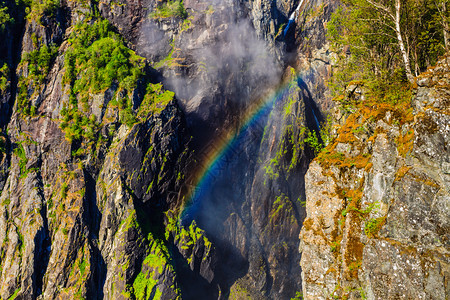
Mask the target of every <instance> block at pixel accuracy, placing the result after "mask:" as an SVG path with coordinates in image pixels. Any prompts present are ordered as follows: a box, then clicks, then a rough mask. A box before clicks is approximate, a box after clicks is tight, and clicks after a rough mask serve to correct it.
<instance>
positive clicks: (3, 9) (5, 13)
mask: <svg viewBox="0 0 450 300" xmlns="http://www.w3.org/2000/svg"><path fill="white" fill-rule="evenodd" d="M13 22H14V18H12V17H11V16H10V14H9V8H8V6H6V3H5V2H3V1H2V2H0V33H2V32H3V31H5V29H6V25H7V24H8V23H13Z"/></svg>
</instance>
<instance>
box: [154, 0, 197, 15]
mask: <svg viewBox="0 0 450 300" xmlns="http://www.w3.org/2000/svg"><path fill="white" fill-rule="evenodd" d="M187 16H188V14H187V12H186V9H185V8H184V5H183V1H168V2H160V4H159V5H158V6H157V7H156V10H155V11H154V12H153V13H151V14H150V18H153V19H167V18H172V17H178V18H182V19H185V18H187Z"/></svg>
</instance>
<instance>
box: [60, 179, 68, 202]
mask: <svg viewBox="0 0 450 300" xmlns="http://www.w3.org/2000/svg"><path fill="white" fill-rule="evenodd" d="M68 190H69V186H68V185H67V183H66V182H64V183H63V184H62V186H61V198H62V199H66V198H67V191H68Z"/></svg>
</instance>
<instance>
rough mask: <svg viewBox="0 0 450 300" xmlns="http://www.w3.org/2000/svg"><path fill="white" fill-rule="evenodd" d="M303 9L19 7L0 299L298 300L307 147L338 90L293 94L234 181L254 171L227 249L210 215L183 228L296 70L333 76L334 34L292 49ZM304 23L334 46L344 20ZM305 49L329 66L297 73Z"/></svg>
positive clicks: (229, 216)
mask: <svg viewBox="0 0 450 300" xmlns="http://www.w3.org/2000/svg"><path fill="white" fill-rule="evenodd" d="M298 4H299V3H297V2H295V1H280V2H277V3H276V4H274V3H273V2H271V1H265V2H264V1H255V2H236V1H230V2H227V3H216V2H214V1H213V2H211V3H207V4H206V3H199V2H195V1H185V2H184V3H183V5H181V6H174V5H178V4H177V2H170V3H165V2H164V3H163V2H156V1H138V2H135V1H119V2H117V1H104V2H99V3H94V2H84V1H81V2H70V1H69V2H66V1H62V2H59V1H46V2H45V3H41V2H39V1H31V2H21V1H15V2H14V1H6V2H5V4H4V6H3V7H7V9H6V12H7V13H8V15H9V16H10V17H11V18H13V19H14V21H12V20H10V21H6V22H5V23H4V24H2V28H1V31H0V35H1V37H2V40H4V41H6V42H5V43H3V44H2V45H1V46H0V51H1V53H2V56H1V59H0V63H1V64H2V65H1V66H0V67H1V70H0V73H1V74H0V75H1V78H0V80H1V81H0V83H1V86H0V91H1V93H0V94H1V98H0V109H1V110H0V126H1V129H2V131H1V133H0V162H1V164H0V190H1V196H0V204H1V205H0V229H1V230H0V253H1V254H0V273H1V274H0V298H1V299H14V298H21V299H22V298H23V299H36V298H38V299H54V298H63V299H65V298H70V299H73V298H85V299H102V298H105V299H125V298H133V299H144V298H145V299H149V298H150V299H158V298H162V299H176V298H180V297H182V298H184V299H191V298H192V299H196V298H199V297H200V298H202V299H209V298H226V297H253V298H290V297H293V296H294V295H295V292H296V291H299V290H300V289H301V277H300V276H299V274H300V267H299V260H300V255H299V253H298V252H297V248H298V243H299V240H298V233H299V230H300V227H301V223H302V219H303V216H304V212H303V208H302V207H301V205H300V202H301V199H303V198H302V197H304V196H303V195H304V187H303V185H302V184H300V185H297V183H296V178H297V176H300V177H302V176H303V174H304V172H305V170H306V166H307V162H308V161H309V158H310V157H311V155H312V153H311V151H309V150H308V149H307V147H306V148H305V147H299V146H297V143H299V144H301V143H303V142H302V140H303V138H304V134H305V132H304V131H302V130H301V128H306V127H308V126H315V125H311V124H314V122H313V121H312V120H310V115H311V112H312V111H313V110H315V111H316V113H317V114H318V115H319V114H320V112H319V110H318V109H317V108H316V107H315V106H314V105H313V103H314V100H317V99H315V97H313V94H312V93H311V91H310V90H313V92H315V91H316V90H315V89H321V91H322V93H323V92H324V90H323V86H322V84H323V81H320V82H316V81H315V79H314V78H316V76H310V77H309V78H305V80H304V81H298V80H297V79H296V77H291V78H289V79H286V80H285V81H290V85H289V88H288V89H286V91H285V93H284V95H283V97H281V100H280V101H278V102H277V104H276V105H275V106H274V112H273V114H272V115H271V116H266V117H265V118H263V120H261V127H260V128H259V129H255V130H254V131H253V133H254V137H255V138H254V139H252V140H251V142H249V143H245V146H243V147H242V152H241V153H240V154H239V155H238V156H237V158H236V160H235V161H234V164H232V165H231V167H233V166H236V165H240V164H243V165H244V166H245V167H243V168H240V169H239V170H238V169H237V168H236V170H234V171H231V172H229V173H227V174H228V175H226V176H223V177H221V178H222V179H221V180H224V181H226V180H228V179H230V178H232V180H231V181H230V182H231V183H235V184H236V185H235V187H234V188H233V189H232V190H233V191H235V192H236V193H235V195H234V196H233V197H231V198H232V199H228V200H230V202H229V203H228V204H227V205H226V206H225V208H226V210H225V211H224V214H223V215H222V216H223V219H220V221H221V222H219V223H218V224H220V226H221V227H219V228H221V231H220V234H217V235H216V234H215V233H216V231H215V230H217V228H214V227H208V224H209V223H208V222H207V221H205V220H206V219H205V215H206V213H204V214H203V215H200V216H198V219H197V221H198V223H199V224H200V225H201V226H200V227H204V228H205V231H204V230H202V229H200V228H199V227H198V226H197V224H196V223H195V222H191V223H189V224H186V226H180V224H179V221H178V212H179V210H180V206H181V205H182V198H181V195H182V194H183V189H182V186H183V184H184V185H185V186H186V185H189V184H191V183H192V182H190V181H189V180H188V179H189V177H188V176H189V175H190V172H192V169H189V168H190V167H191V166H192V163H190V162H191V160H192V158H198V157H201V153H202V151H206V150H207V147H208V144H209V140H210V139H214V137H215V135H216V134H219V133H220V132H221V131H222V128H227V127H230V126H231V127H233V126H237V125H236V124H238V122H239V121H240V120H241V118H242V111H244V110H246V109H248V107H249V103H252V101H254V100H258V99H261V98H262V97H263V96H264V95H266V94H267V93H268V91H269V90H270V89H272V88H274V86H276V85H277V84H279V83H280V82H281V81H283V80H282V79H281V77H283V76H284V75H282V74H286V73H287V72H285V71H284V69H285V68H286V65H287V64H292V65H295V66H296V67H297V68H300V66H308V67H309V69H308V72H309V73H308V74H325V75H326V74H327V72H328V69H327V68H328V67H327V66H328V65H329V61H328V60H326V59H325V60H323V61H322V58H320V55H319V54H317V53H325V52H326V50H317V49H322V48H326V46H324V45H325V44H326V41H325V39H324V36H323V35H319V36H317V38H316V39H313V40H309V41H306V40H303V38H302V36H301V35H300V34H299V32H301V31H302V30H300V29H297V30H292V29H291V31H290V32H287V33H286V34H284V33H283V29H284V28H286V24H287V23H288V18H289V15H291V13H292V12H293V11H295V10H296V8H297V6H298ZM301 8H302V10H303V9H304V10H305V12H306V11H308V12H315V14H309V13H304V14H298V15H296V24H298V25H297V26H299V28H300V26H303V27H304V28H305V29H304V30H305V31H307V30H310V31H311V32H321V29H320V28H322V27H321V26H323V24H322V23H321V21H320V20H326V19H327V18H328V17H329V14H330V11H331V10H332V6H331V4H329V3H325V4H323V3H322V2H320V1H310V2H308V3H307V4H304V5H303V6H302V7H301ZM306 8H308V9H306ZM3 12H4V11H3ZM303 27H302V28H303ZM292 28H295V26H294V27H292ZM301 45H303V46H301ZM306 45H309V46H308V49H313V50H314V49H315V50H314V51H315V52H314V51H313V52H311V53H309V54H305V55H304V56H302V57H303V58H302V59H298V57H297V54H298V53H297V52H296V51H297V49H298V48H302V47H307V46H306ZM321 51H322V52H321ZM324 51H325V52H324ZM316 58H317V59H316ZM319 61H320V62H319ZM313 62H315V63H317V64H318V65H315V63H313ZM305 77H306V76H305ZM163 84H164V87H167V88H168V89H172V90H174V91H175V92H176V93H175V94H174V93H173V92H171V91H169V90H168V89H165V88H164V87H163ZM318 94H320V92H318ZM285 127H289V128H290V129H289V130H287V131H285V130H284V128H285ZM191 136H192V139H191ZM190 140H192V142H191V143H189V141H190ZM205 145H206V146H205ZM189 149H191V150H192V149H197V150H198V151H197V152H196V153H199V154H194V155H193V154H192V153H189V152H190V150H189ZM254 153H259V154H258V155H257V156H258V159H255V154H254ZM249 161H250V162H249ZM275 162H276V163H275ZM186 168H187V169H186ZM268 168H269V169H270V170H272V172H270V171H267V170H269V169H268ZM273 172H275V173H273ZM280 172H281V173H280ZM284 172H286V174H287V173H289V174H290V175H289V176H290V177H289V179H288V180H286V179H285V177H284V176H285V175H286V174H284ZM278 173H280V174H281V176H275V174H278ZM230 176H231V177H230ZM243 183H245V184H243ZM237 186H239V188H236V187H237ZM298 199H300V200H298ZM205 212H206V211H205ZM230 263H234V265H233V266H232V267H231V268H228V264H230ZM238 278H241V279H240V281H239V282H238V283H236V280H237V279H238Z"/></svg>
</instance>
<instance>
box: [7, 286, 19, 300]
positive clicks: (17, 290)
mask: <svg viewBox="0 0 450 300" xmlns="http://www.w3.org/2000/svg"><path fill="white" fill-rule="evenodd" d="M19 292H20V288H17V289H16V290H15V291H14V294H12V295H11V296H10V297H9V298H8V300H14V299H16V297H17V295H18V294H19Z"/></svg>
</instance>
